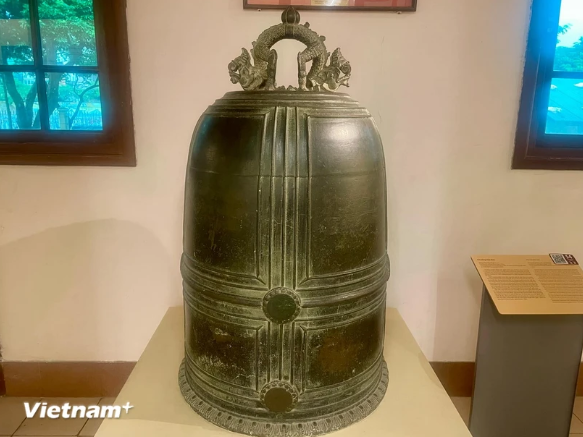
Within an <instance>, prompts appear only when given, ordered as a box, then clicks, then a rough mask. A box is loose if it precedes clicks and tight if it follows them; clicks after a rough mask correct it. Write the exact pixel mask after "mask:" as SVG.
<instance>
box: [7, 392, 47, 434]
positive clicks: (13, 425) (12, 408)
mask: <svg viewBox="0 0 583 437" xmlns="http://www.w3.org/2000/svg"><path fill="white" fill-rule="evenodd" d="M38 401H40V398H0V436H3V435H12V434H13V433H14V432H15V431H16V430H17V429H18V427H19V426H20V424H21V423H22V422H24V419H26V413H25V410H24V403H25V402H29V403H32V404H34V403H36V402H38Z"/></svg>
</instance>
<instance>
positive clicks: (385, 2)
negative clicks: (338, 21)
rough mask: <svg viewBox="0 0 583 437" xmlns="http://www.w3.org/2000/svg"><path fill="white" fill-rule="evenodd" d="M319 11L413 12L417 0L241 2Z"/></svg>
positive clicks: (247, 6)
mask: <svg viewBox="0 0 583 437" xmlns="http://www.w3.org/2000/svg"><path fill="white" fill-rule="evenodd" d="M288 6H293V7H294V8H296V9H319V10H336V11H393V12H414V11H416V10H417V0H243V8H245V9H285V8H287V7H288Z"/></svg>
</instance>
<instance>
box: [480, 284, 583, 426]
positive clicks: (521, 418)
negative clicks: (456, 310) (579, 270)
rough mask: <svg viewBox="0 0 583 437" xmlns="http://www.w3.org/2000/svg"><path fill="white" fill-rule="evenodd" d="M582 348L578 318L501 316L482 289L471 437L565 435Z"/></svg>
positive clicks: (582, 332) (582, 328) (581, 318)
mask: <svg viewBox="0 0 583 437" xmlns="http://www.w3.org/2000/svg"><path fill="white" fill-rule="evenodd" d="M582 350H583V316H582V315H501V314H500V313H499V312H498V310H497V309H496V307H495V305H494V302H493V301H492V298H491V297H490V295H489V293H488V291H487V289H486V287H484V291H483V296H482V312H481V315H480V326H479V334H478V348H477V353H476V375H475V380H474V395H473V403H472V411H471V414H470V431H471V433H472V435H473V436H474V437H517V436H528V437H567V436H568V435H569V428H570V425H571V415H572V412H573V404H574V401H575V389H576V386H577V376H578V373H579V366H580V362H581V353H582Z"/></svg>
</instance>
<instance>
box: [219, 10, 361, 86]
mask: <svg viewBox="0 0 583 437" xmlns="http://www.w3.org/2000/svg"><path fill="white" fill-rule="evenodd" d="M281 21H282V23H281V24H277V25H275V26H272V27H270V28H269V29H267V30H265V31H264V32H263V33H262V34H261V35H259V38H257V41H254V42H253V49H252V50H251V54H249V52H248V51H247V49H245V48H244V49H243V53H242V54H241V55H240V56H239V57H237V58H235V59H234V60H233V61H231V63H230V64H229V75H230V76H231V82H233V83H240V84H241V86H242V87H243V89H244V90H245V91H271V90H276V89H279V90H281V89H285V87H280V88H277V85H276V83H275V74H276V69H277V52H276V51H275V50H273V49H272V47H273V45H274V44H275V43H277V42H279V41H281V40H282V39H295V40H297V41H300V42H302V43H304V44H305V45H306V46H307V48H306V49H305V50H304V51H303V52H300V53H298V82H299V86H298V88H294V87H291V86H290V87H288V88H287V89H288V90H290V91H291V90H297V89H299V90H301V91H324V90H327V91H336V90H337V89H338V88H339V87H340V86H346V87H347V86H349V85H348V80H349V79H350V73H351V71H352V69H351V67H350V62H348V61H347V60H346V59H344V57H343V56H342V53H341V52H340V49H336V50H334V52H333V53H332V55H330V53H328V50H327V49H326V45H325V44H324V41H325V40H326V37H324V36H320V35H318V34H317V33H316V32H314V31H313V30H312V29H310V24H309V23H305V24H300V14H299V12H298V11H297V10H295V9H294V8H293V7H289V8H287V9H286V10H285V11H284V12H283V14H282V15H281ZM251 58H253V61H254V63H253V64H252V63H251ZM310 61H312V68H311V69H310V71H309V72H306V64H307V63H308V62H310ZM328 61H330V62H329V63H328Z"/></svg>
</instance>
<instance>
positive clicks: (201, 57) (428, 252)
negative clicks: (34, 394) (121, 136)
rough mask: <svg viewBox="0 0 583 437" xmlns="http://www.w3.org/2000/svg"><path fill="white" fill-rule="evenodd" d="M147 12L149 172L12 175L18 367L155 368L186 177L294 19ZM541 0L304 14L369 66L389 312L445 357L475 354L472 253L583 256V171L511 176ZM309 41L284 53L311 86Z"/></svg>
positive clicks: (8, 305) (167, 6)
mask: <svg viewBox="0 0 583 437" xmlns="http://www.w3.org/2000/svg"><path fill="white" fill-rule="evenodd" d="M241 3H242V2H241V0H206V1H201V0H195V1H193V0H173V1H172V2H160V1H157V0H129V1H128V25H129V38H130V49H131V61H132V64H131V65H132V83H133V85H132V87H133V102H134V116H135V129H136V141H137V154H138V166H137V168H59V167H54V168H49V167H7V166H4V167H0V342H2V345H3V348H4V351H3V352H4V358H5V359H6V360H8V361H15V360H55V361H67V360H90V361H110V360H111V361H118V360H120V361H123V360H137V358H138V357H139V355H140V352H141V351H142V349H143V348H144V346H145V345H146V343H147V341H148V339H149V337H150V336H151V334H152V332H153V331H154V329H155V327H156V326H157V324H158V322H159V321H160V319H161V317H162V315H163V314H164V312H165V310H166V308H167V307H168V306H171V305H179V304H180V299H181V298H180V296H181V290H180V287H181V281H180V276H179V260H180V251H181V236H182V235H181V234H182V230H181V226H182V202H183V179H184V173H185V162H186V158H187V151H188V144H189V140H190V136H191V133H192V130H193V128H194V126H195V124H196V120H197V118H198V116H199V115H200V114H201V112H202V111H204V109H205V108H206V106H207V105H208V104H210V103H211V102H213V100H214V99H215V98H217V97H219V96H221V95H222V94H223V93H224V92H225V91H228V90H232V89H236V87H235V86H234V85H232V84H231V83H230V82H229V77H228V75H227V70H226V66H227V64H228V62H229V61H230V60H231V59H232V58H234V57H235V56H237V55H239V54H240V50H241V47H243V46H244V47H247V48H250V44H251V42H252V41H253V40H254V38H255V37H256V36H257V35H258V34H259V31H260V30H262V29H264V28H266V27H268V26H270V25H272V24H275V23H276V22H278V20H279V13H278V12H265V11H264V12H255V11H243V10H242V6H241ZM528 3H529V1H528V0H513V1H508V0H489V1H483V0H439V1H438V0H419V10H418V12H416V13H414V14H401V15H397V14H387V13H356V12H350V13H317V12H312V13H303V14H302V16H303V18H302V19H303V20H307V21H309V22H310V23H311V24H312V27H313V28H314V29H315V30H317V31H318V32H320V33H322V34H324V35H326V36H327V37H328V40H327V41H328V45H329V48H330V49H333V48H335V47H337V46H339V47H341V48H342V50H343V53H344V55H345V56H346V57H347V58H348V59H349V60H350V61H351V63H352V66H353V79H352V86H351V88H350V89H349V91H350V93H351V94H352V95H353V96H354V97H355V98H357V99H358V100H360V101H361V102H362V103H363V104H364V105H366V106H367V107H368V108H369V109H370V111H371V112H372V114H373V115H374V117H375V119H376V121H377V123H378V126H379V129H380V131H381V134H382V137H383V140H384V144H385V154H386V165H387V172H388V197H389V198H388V203H389V224H390V241H389V247H390V256H391V259H392V277H391V280H390V285H389V296H390V297H389V305H392V306H396V307H398V308H399V310H400V311H401V313H402V314H403V316H404V317H405V319H406V321H407V323H408V324H409V326H410V328H411V330H412V331H413V333H414V335H415V337H416V338H417V340H418V342H419V343H420V345H421V346H422V348H423V350H424V352H425V353H426V354H427V356H428V358H429V359H430V360H433V361H470V360H473V358H474V351H475V342H476V328H477V321H478V313H479V301H480V293H481V288H480V282H479V279H478V276H477V274H476V273H475V271H474V268H473V266H472V263H471V261H470V255H471V254H477V253H497V254H511V253H514V254H521V253H548V252H551V251H554V252H572V253H575V254H578V255H579V256H583V252H581V248H582V247H583V233H582V232H581V223H582V218H583V202H581V187H582V183H583V173H580V172H559V171H511V170H510V160H511V156H512V148H513V138H514V130H515V124H516V114H517V109H518V100H519V95H520V85H521V75H522V66H523V57H524V50H525V39H526V31H527V21H528V15H529V4H528ZM299 47H300V46H299V44H297V43H295V42H282V43H280V44H279V46H278V50H279V52H280V67H279V76H278V81H279V83H280V84H284V83H285V84H290V83H294V82H295V67H294V58H295V54H296V53H297V51H298V49H299Z"/></svg>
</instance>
